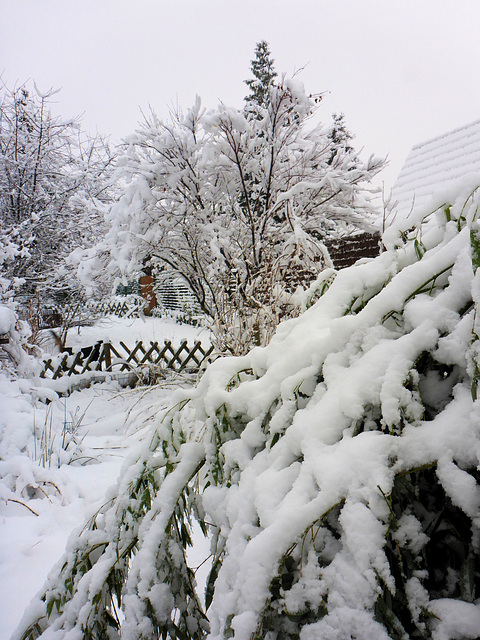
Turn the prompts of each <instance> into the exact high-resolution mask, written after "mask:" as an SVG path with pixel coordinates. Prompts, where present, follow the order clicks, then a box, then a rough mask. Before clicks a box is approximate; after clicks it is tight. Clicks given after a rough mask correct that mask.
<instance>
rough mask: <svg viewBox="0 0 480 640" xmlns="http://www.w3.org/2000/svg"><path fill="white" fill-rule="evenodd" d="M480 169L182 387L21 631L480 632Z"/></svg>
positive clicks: (223, 634)
mask: <svg viewBox="0 0 480 640" xmlns="http://www.w3.org/2000/svg"><path fill="white" fill-rule="evenodd" d="M479 183H480V180H478V179H477V181H476V182H475V183H470V184H468V183H464V184H463V186H462V187H461V188H459V190H458V192H457V194H456V195H455V196H454V195H450V196H448V197H446V196H445V195H444V196H442V197H441V198H440V199H439V200H438V202H437V203H436V204H438V205H439V206H438V208H437V209H436V210H435V211H434V212H433V213H432V214H431V215H430V216H428V224H423V226H422V223H421V222H422V221H421V220H420V219H418V220H417V221H412V220H411V219H410V220H408V221H407V223H405V224H404V225H403V227H404V228H402V225H401V224H397V225H396V226H395V227H392V228H390V229H389V230H388V232H387V233H386V234H385V238H384V242H385V245H386V248H387V249H386V251H385V252H384V253H383V254H382V255H380V256H379V257H378V258H376V259H374V260H371V261H365V262H363V263H361V264H357V265H355V266H354V267H351V268H349V269H346V270H344V271H342V272H340V273H338V274H337V275H336V276H335V277H334V278H332V277H331V276H332V273H331V272H328V273H327V274H325V275H324V276H323V280H322V278H320V279H319V281H318V283H317V285H318V287H317V289H318V291H320V292H323V295H322V296H321V298H320V299H319V300H318V301H317V302H316V303H315V304H314V305H313V306H312V307H311V308H310V309H308V310H307V311H306V312H305V313H304V314H303V315H302V316H301V317H299V318H296V319H294V320H291V321H289V322H286V323H284V324H282V325H280V327H279V328H278V330H277V333H276V335H275V336H274V338H273V340H272V341H271V343H270V344H269V345H268V346H267V347H265V348H257V349H254V350H253V351H251V352H250V353H249V354H247V355H246V356H243V357H240V358H225V359H222V360H219V361H217V362H215V363H214V364H213V365H212V366H210V367H209V369H208V370H207V372H206V373H205V375H204V377H203V378H202V380H201V382H200V383H199V385H198V387H197V388H196V389H195V390H193V391H190V392H188V393H187V392H179V397H178V404H177V405H176V406H175V407H174V408H173V409H171V410H170V411H169V412H167V413H165V414H162V415H159V417H158V424H157V425H156V427H155V430H154V433H153V434H152V440H151V442H150V443H149V445H148V446H145V447H144V449H143V450H142V451H140V452H137V453H136V454H135V456H134V457H132V458H131V459H130V461H129V464H128V465H127V466H126V467H125V468H124V473H123V475H122V477H121V479H120V480H119V483H118V486H117V487H116V488H115V490H113V491H112V492H111V494H110V495H109V496H108V501H107V502H106V503H105V506H104V507H103V508H102V509H101V510H100V511H99V512H98V513H96V514H95V515H94V516H93V517H92V519H91V520H90V522H89V523H88V525H87V526H86V527H85V528H84V529H83V530H82V531H81V532H76V534H75V535H74V536H73V537H72V538H71V542H70V544H69V547H68V549H67V552H66V555H65V557H64V558H63V560H62V562H61V563H60V564H59V565H58V566H57V568H56V569H55V570H54V571H53V572H52V573H51V575H50V577H49V579H48V581H47V583H46V585H45V589H44V591H43V592H42V593H40V594H39V596H38V597H37V599H36V600H35V601H34V602H33V603H32V605H31V607H30V609H29V610H28V611H27V612H26V614H25V617H24V620H23V621H22V624H21V627H20V629H19V631H18V632H17V634H16V635H15V638H37V637H39V636H41V637H42V638H43V639H52V638H62V639H63V638H65V639H66V640H73V639H77V638H116V637H121V638H122V639H124V640H133V639H140V638H142V639H147V638H178V639H181V640H183V639H185V638H188V639H191V638H194V639H200V638H205V637H208V638H210V639H211V640H223V639H225V638H235V639H236V640H250V639H253V638H265V639H266V640H274V639H278V640H284V639H289V638H291V639H293V638H300V639H301V640H314V639H315V640H317V639H319V638H320V639H322V640H334V639H344V638H356V639H357V640H358V639H364V640H375V639H378V640H380V639H386V638H434V639H436V640H445V639H448V638H477V637H478V629H480V606H479V602H480V600H479V599H480V565H479V524H480V488H479V486H478V480H479V473H478V467H479V460H480V438H479V434H480V405H479V401H478V400H477V386H478V381H479V379H480V357H479V353H480V341H479V339H478V336H479V335H480V334H479V326H478V325H479V322H480V319H479V318H478V316H477V306H478V304H479V301H480V280H479V278H480V272H477V268H478V267H479V266H480V225H479V223H478V221H477V213H478V206H479V204H480V195H479V191H478V189H477V186H478V184H479ZM412 225H413V228H410V229H409V230H406V229H405V227H406V226H409V227H412ZM332 280H333V282H332ZM193 520H197V521H198V522H199V523H200V525H201V528H202V529H203V530H204V531H205V532H206V534H208V535H209V536H210V538H211V544H212V553H213V556H212V558H210V560H209V561H210V562H211V572H210V577H209V579H208V583H207V589H206V598H205V602H201V601H202V597H201V594H200V596H198V595H197V592H196V590H195V581H194V574H193V570H192V568H191V567H189V566H188V556H187V555H186V553H185V552H186V549H187V547H188V545H189V543H190V542H191V539H192V526H191V523H192V521H193ZM120 608H121V609H122V611H120Z"/></svg>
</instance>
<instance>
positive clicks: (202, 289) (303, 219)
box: [82, 77, 383, 354]
mask: <svg viewBox="0 0 480 640" xmlns="http://www.w3.org/2000/svg"><path fill="white" fill-rule="evenodd" d="M267 89H268V100H267V101H266V104H262V105H260V104H257V103H250V104H249V105H247V107H248V108H245V109H244V110H243V109H237V108H232V107H228V106H226V105H225V104H220V105H219V106H218V108H216V109H214V110H211V111H208V112H205V111H204V110H202V108H201V104H200V99H198V98H197V100H196V102H195V104H194V106H193V107H192V108H191V109H190V110H189V111H188V112H187V113H186V114H182V113H173V114H172V116H171V120H170V121H166V122H164V121H161V120H160V119H159V118H158V117H157V116H156V115H155V114H154V113H152V114H151V115H150V116H149V117H147V118H146V120H145V122H144V123H143V125H142V126H141V128H140V129H139V130H138V131H137V133H136V134H135V135H132V136H131V137H130V138H129V140H128V141H127V145H126V148H125V153H124V156H123V157H121V158H120V160H119V165H120V167H119V171H118V178H119V180H120V181H121V182H122V184H125V189H124V195H123V196H122V197H121V198H120V200H119V202H118V203H116V204H115V205H114V206H113V207H112V208H111V210H110V211H109V213H108V215H107V224H108V226H109V231H108V233H107V236H106V240H105V242H104V243H103V244H101V245H100V246H99V250H100V251H106V252H108V253H109V255H110V259H109V268H110V270H112V271H114V272H116V273H117V274H119V275H122V276H123V277H124V278H125V279H128V278H129V277H131V276H132V275H135V274H138V273H142V272H144V273H145V272H146V273H151V272H153V273H155V271H156V270H161V269H164V268H166V269H168V270H169V271H170V272H173V273H175V274H178V275H180V276H181V277H182V278H183V279H184V280H185V281H186V282H187V283H188V285H189V287H190V288H191V290H192V292H193V293H194V295H195V296H196V299H197V300H198V302H199V304H200V306H201V307H202V309H203V311H204V312H205V313H206V314H207V315H208V316H209V317H210V318H212V320H213V330H214V334H215V336H216V342H217V346H218V348H219V349H220V350H221V351H222V352H231V353H234V354H241V353H244V352H245V351H247V350H248V349H249V348H250V347H251V346H252V345H260V344H264V343H265V342H266V341H267V340H268V338H269V337H270V336H271V335H272V333H273V331H274V329H275V327H276V326H277V324H278V322H279V321H280V320H281V319H282V318H285V317H288V315H292V314H294V311H293V307H294V296H293V294H294V293H295V291H296V290H297V288H298V287H299V286H305V285H307V286H308V285H309V284H310V283H311V281H312V279H314V278H315V277H316V275H317V274H318V271H319V269H321V268H322V267H323V266H324V265H325V263H328V254H326V250H325V248H324V246H323V244H322V239H323V238H325V237H326V236H331V235H332V234H339V233H341V232H342V231H345V230H352V229H356V228H359V227H360V228H365V227H369V224H370V222H369V221H371V217H372V215H373V213H374V208H373V206H372V203H371V194H370V192H369V191H368V189H367V187H368V183H369V181H370V179H371V178H372V176H373V175H375V174H376V173H377V172H378V171H379V170H380V168H381V167H382V166H383V161H381V160H379V159H373V158H370V160H368V161H367V162H361V161H360V160H359V158H358V156H357V155H356V154H355V152H354V151H353V150H352V149H351V147H348V148H347V147H346V146H345V145H342V146H341V147H337V146H335V142H334V140H333V138H332V137H331V136H330V133H331V127H327V126H323V125H317V126H313V125H312V124H311V123H310V117H311V116H312V115H313V114H314V112H315V111H316V109H317V106H318V105H317V102H319V99H318V100H317V101H316V100H315V99H314V98H311V97H309V96H307V94H306V93H305V90H304V87H303V85H302V83H301V82H299V80H298V79H297V78H293V79H292V78H287V77H282V78H281V80H279V82H278V83H272V84H270V85H269V86H268V87H267ZM334 150H335V153H334V154H333V151H334ZM332 154H333V155H332ZM103 255H105V254H103ZM89 265H90V266H89ZM89 269H90V272H92V273H95V272H98V271H100V270H101V268H100V267H99V266H98V265H97V264H95V263H93V266H92V263H91V262H90V263H89V262H88V261H87V262H86V263H84V264H83V265H82V270H83V275H84V276H85V275H87V274H88V271H89Z"/></svg>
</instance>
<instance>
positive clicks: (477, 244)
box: [470, 229, 480, 273]
mask: <svg viewBox="0 0 480 640" xmlns="http://www.w3.org/2000/svg"><path fill="white" fill-rule="evenodd" d="M470 247H471V252H472V267H473V273H476V272H477V269H478V267H480V238H479V236H478V232H475V231H474V230H473V229H471V230H470Z"/></svg>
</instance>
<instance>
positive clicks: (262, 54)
mask: <svg viewBox="0 0 480 640" xmlns="http://www.w3.org/2000/svg"><path fill="white" fill-rule="evenodd" d="M274 62H275V61H274V60H273V59H272V56H271V53H270V50H269V48H268V43H267V42H266V41H265V40H262V41H261V42H258V43H257V45H256V47H255V59H254V60H251V62H250V69H251V71H252V75H253V78H250V79H249V80H245V84H246V85H247V86H248V88H249V89H250V94H249V95H248V96H247V97H246V98H245V101H246V102H247V108H248V105H250V104H251V103H255V104H256V105H258V106H259V107H266V106H267V104H268V100H269V98H270V85H271V84H272V82H273V79H274V78H276V77H277V72H276V71H275V69H274V66H273V63H274Z"/></svg>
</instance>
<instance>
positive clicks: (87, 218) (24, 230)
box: [0, 86, 112, 304]
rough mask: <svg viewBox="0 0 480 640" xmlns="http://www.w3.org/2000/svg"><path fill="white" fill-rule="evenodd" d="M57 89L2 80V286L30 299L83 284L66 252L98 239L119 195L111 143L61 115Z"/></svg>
mask: <svg viewBox="0 0 480 640" xmlns="http://www.w3.org/2000/svg"><path fill="white" fill-rule="evenodd" d="M55 93H56V92H54V91H51V90H50V91H48V92H47V93H43V94H42V93H40V91H39V90H38V89H37V87H35V90H34V91H33V92H31V91H29V90H28V89H27V88H26V86H21V87H19V88H17V89H14V90H12V91H10V90H8V89H7V88H6V87H5V86H2V87H1V88H0V268H1V271H0V287H1V288H2V290H3V296H2V297H5V295H6V292H7V291H9V292H10V294H9V296H10V297H12V296H13V297H16V298H18V297H19V296H20V295H21V296H22V298H23V300H24V301H25V304H28V303H29V302H30V301H31V300H32V299H33V298H35V297H40V298H42V299H43V301H44V302H45V299H46V298H50V300H55V301H57V302H58V303H62V302H64V301H65V300H66V299H68V297H69V295H71V293H72V291H75V289H78V288H79V286H78V283H77V284H76V283H75V277H74V273H73V270H72V268H71V267H69V266H68V265H67V264H66V263H65V257H66V256H67V255H68V254H69V253H70V252H71V251H72V250H74V249H75V248H76V247H85V246H90V245H92V244H93V243H94V242H95V241H96V240H97V239H98V237H99V235H100V232H101V230H102V220H103V218H102V215H101V213H102V210H103V207H104V206H105V204H106V203H107V202H109V201H110V200H111V195H110V192H109V190H108V188H107V183H108V180H109V173H110V164H111V160H112V155H111V152H110V150H109V148H108V145H107V144H106V143H105V142H104V141H103V140H101V139H100V138H97V139H88V138H87V137H86V136H85V134H83V133H82V132H81V130H80V126H79V124H78V122H76V121H74V120H68V121H66V120H62V119H59V118H55V117H54V116H53V115H52V114H51V112H50V108H49V104H50V101H51V99H52V97H53V95H54V94H55Z"/></svg>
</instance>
